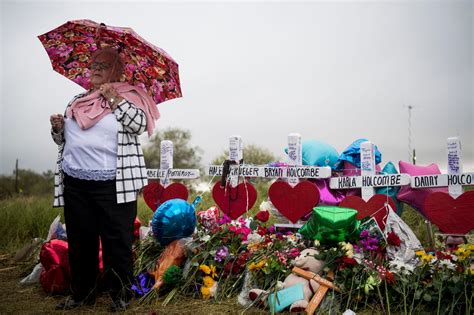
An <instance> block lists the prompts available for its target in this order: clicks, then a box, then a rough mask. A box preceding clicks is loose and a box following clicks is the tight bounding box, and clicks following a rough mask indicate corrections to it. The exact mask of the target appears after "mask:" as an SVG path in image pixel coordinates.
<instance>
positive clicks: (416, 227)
mask: <svg viewBox="0 0 474 315" xmlns="http://www.w3.org/2000/svg"><path fill="white" fill-rule="evenodd" d="M401 218H402V219H403V221H404V222H405V223H406V224H408V226H409V227H410V228H411V229H412V230H413V233H415V235H416V237H417V238H418V239H419V240H420V242H421V244H423V245H424V246H429V236H428V224H427V223H425V219H424V218H423V216H422V215H421V214H420V212H418V210H416V209H415V208H413V207H411V206H409V205H408V204H406V203H403V212H402V215H401ZM432 230H433V233H436V232H438V228H437V227H436V226H434V225H432Z"/></svg>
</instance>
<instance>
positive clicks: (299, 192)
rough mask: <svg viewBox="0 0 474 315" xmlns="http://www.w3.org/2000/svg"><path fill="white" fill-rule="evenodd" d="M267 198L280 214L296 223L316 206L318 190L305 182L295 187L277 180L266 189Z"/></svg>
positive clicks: (313, 185)
mask: <svg viewBox="0 0 474 315" xmlns="http://www.w3.org/2000/svg"><path fill="white" fill-rule="evenodd" d="M268 197H269V198H270V201H271V202H272V204H273V205H274V206H275V208H277V209H278V211H280V213H281V214H283V215H284V216H285V217H286V218H287V219H288V220H290V221H291V222H293V223H296V222H297V221H298V220H299V219H301V218H302V217H304V216H305V215H306V214H308V213H309V212H311V210H312V209H313V207H315V206H316V205H317V204H318V202H319V190H318V187H317V186H316V185H315V184H313V183H311V182H309V181H307V180H305V181H301V182H299V183H298V184H297V185H296V186H295V187H291V186H290V184H288V183H287V182H285V181H280V180H279V181H276V182H274V183H273V184H272V185H271V186H270V188H269V189H268Z"/></svg>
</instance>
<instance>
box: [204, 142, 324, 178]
mask: <svg viewBox="0 0 474 315" xmlns="http://www.w3.org/2000/svg"><path fill="white" fill-rule="evenodd" d="M292 135H293V134H290V135H289V136H288V140H289V143H288V156H290V155H291V156H293V157H294V158H290V163H288V164H289V166H288V167H273V166H259V165H249V164H243V165H231V167H230V176H244V177H259V178H288V179H298V178H328V177H331V168H330V167H329V166H323V167H317V166H302V165H301V160H302V158H301V139H300V141H299V148H298V146H297V145H295V143H298V142H294V141H293V140H294V138H293V137H292ZM290 136H291V137H290ZM232 138H234V140H233V139H232ZM237 138H240V137H239V136H232V137H231V139H230V141H229V142H230V150H229V159H230V160H233V161H236V160H237V158H239V160H240V159H242V156H243V153H242V151H243V149H242V145H241V143H242V142H241V141H240V142H238V141H237V140H236V139H237ZM290 141H293V142H290ZM237 143H240V148H241V149H240V151H239V150H237V149H235V148H236V147H238V146H237ZM232 146H234V148H232ZM231 152H234V153H233V154H232V155H231ZM239 152H240V153H239ZM298 152H299V153H298ZM298 154H299V155H300V156H299V158H298ZM298 159H299V160H298ZM298 161H299V162H298ZM297 163H298V164H297ZM291 164H292V165H293V166H291ZM222 170H223V167H222V166H220V165H209V166H208V167H207V174H208V175H209V176H221V175H222ZM295 185H296V184H295Z"/></svg>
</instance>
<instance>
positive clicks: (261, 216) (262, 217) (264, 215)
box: [255, 210, 270, 223]
mask: <svg viewBox="0 0 474 315" xmlns="http://www.w3.org/2000/svg"><path fill="white" fill-rule="evenodd" d="M269 218H270V212H268V211H267V210H260V211H259V212H258V213H257V215H256V216H255V219H257V220H259V221H260V222H263V223H265V222H267V221H268V219H269Z"/></svg>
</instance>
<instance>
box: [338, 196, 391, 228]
mask: <svg viewBox="0 0 474 315" xmlns="http://www.w3.org/2000/svg"><path fill="white" fill-rule="evenodd" d="M387 201H388V204H389V205H390V207H392V210H393V211H397V206H396V205H395V202H394V201H393V199H392V198H391V197H388V196H387V195H381V194H377V195H373V196H372V198H370V199H369V201H367V202H366V201H365V200H364V199H362V198H361V197H358V196H349V197H346V198H345V199H344V200H343V201H342V202H341V203H340V204H339V206H340V207H344V208H352V209H355V210H357V220H362V219H363V218H365V217H374V219H375V221H377V224H378V225H379V227H380V229H381V230H382V231H383V230H384V228H385V222H387V216H388V211H389V209H388V207H387V206H386V202H387Z"/></svg>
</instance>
